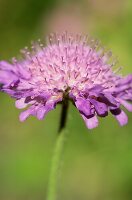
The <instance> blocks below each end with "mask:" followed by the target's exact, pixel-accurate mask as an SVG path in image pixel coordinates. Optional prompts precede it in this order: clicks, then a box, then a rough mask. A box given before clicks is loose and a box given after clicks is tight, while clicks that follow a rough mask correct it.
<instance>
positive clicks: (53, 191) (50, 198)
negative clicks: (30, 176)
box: [47, 131, 66, 200]
mask: <svg viewBox="0 0 132 200" xmlns="http://www.w3.org/2000/svg"><path fill="white" fill-rule="evenodd" d="M65 133H66V132H65V131H62V132H61V133H60V134H59V135H58V138H57V140H56V144H55V149H54V155H53V159H52V163H51V174H50V177H49V187H48V194H47V200H57V189H58V187H57V185H58V179H59V174H60V167H61V160H62V154H63V147H64V141H65Z"/></svg>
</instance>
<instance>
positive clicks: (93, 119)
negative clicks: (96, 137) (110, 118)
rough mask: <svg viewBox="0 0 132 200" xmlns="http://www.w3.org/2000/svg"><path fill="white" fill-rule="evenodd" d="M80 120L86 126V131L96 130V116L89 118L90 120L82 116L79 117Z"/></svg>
mask: <svg viewBox="0 0 132 200" xmlns="http://www.w3.org/2000/svg"><path fill="white" fill-rule="evenodd" d="M81 116H82V118H83V119H84V121H85V124H86V126H87V128H88V129H93V128H96V127H97V126H98V118H97V117H96V116H94V117H91V118H89V119H88V118H86V117H85V116H84V115H81Z"/></svg>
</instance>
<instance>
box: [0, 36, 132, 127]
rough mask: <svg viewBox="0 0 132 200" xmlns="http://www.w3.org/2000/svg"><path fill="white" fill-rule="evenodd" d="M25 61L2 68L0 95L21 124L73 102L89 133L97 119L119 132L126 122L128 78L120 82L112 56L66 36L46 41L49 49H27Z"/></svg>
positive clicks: (130, 95)
mask: <svg viewBox="0 0 132 200" xmlns="http://www.w3.org/2000/svg"><path fill="white" fill-rule="evenodd" d="M23 53H24V59H22V60H20V61H17V60H16V59H13V62H12V63H8V62H6V61H1V62H0V85H1V86H0V90H1V91H3V92H5V93H8V94H9V95H10V96H11V97H13V98H15V99H16V102H15V105H16V107H17V108H19V109H23V108H27V109H25V110H24V111H23V112H22V113H21V114H20V120H21V121H24V120H26V119H27V118H28V117H29V116H30V115H33V116H36V117H37V118H38V119H39V120H42V119H43V118H44V117H45V115H46V114H47V113H48V112H49V111H51V110H53V109H54V108H55V107H56V105H57V104H58V103H61V102H62V103H63V102H64V101H65V99H69V100H71V101H72V103H73V104H74V106H76V108H77V109H78V110H79V112H80V114H81V116H82V118H83V119H84V121H85V123H86V126H87V127H88V128H89V129H92V128H95V127H96V126H98V119H97V116H99V117H106V116H107V115H108V113H109V112H111V113H112V115H113V116H114V117H115V118H116V119H117V120H118V122H119V123H120V125H121V126H123V125H125V124H126V123H127V121H128V118H127V115H126V114H125V112H124V111H123V110H122V108H121V105H123V106H124V107H125V108H126V109H127V110H129V111H132V105H131V104H130V101H131V100H132V75H128V76H126V77H122V76H121V75H117V73H116V71H114V70H113V67H114V65H115V64H114V63H111V62H110V57H111V52H106V51H104V49H103V48H101V47H100V45H98V42H97V41H94V40H90V39H87V38H86V37H82V36H79V35H76V36H75V37H72V36H70V35H68V34H67V33H64V34H62V35H58V34H52V35H50V36H49V44H48V46H47V47H44V46H43V45H42V44H41V43H40V42H38V43H37V44H35V45H34V46H32V52H31V53H30V51H29V50H28V48H25V50H23Z"/></svg>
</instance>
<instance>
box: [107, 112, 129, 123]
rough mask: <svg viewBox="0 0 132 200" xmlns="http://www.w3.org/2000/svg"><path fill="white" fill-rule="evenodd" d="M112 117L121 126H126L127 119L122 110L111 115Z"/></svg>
mask: <svg viewBox="0 0 132 200" xmlns="http://www.w3.org/2000/svg"><path fill="white" fill-rule="evenodd" d="M111 112H112V114H113V111H111ZM113 116H114V117H115V118H116V119H117V120H118V122H119V124H120V125H121V126H124V125H126V124H127V122H128V117H127V115H126V113H125V112H124V111H123V110H120V112H119V113H116V114H113Z"/></svg>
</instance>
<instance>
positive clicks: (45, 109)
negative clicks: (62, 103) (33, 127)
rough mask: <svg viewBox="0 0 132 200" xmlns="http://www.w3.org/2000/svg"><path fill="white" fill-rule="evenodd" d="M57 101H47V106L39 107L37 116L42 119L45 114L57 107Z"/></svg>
mask: <svg viewBox="0 0 132 200" xmlns="http://www.w3.org/2000/svg"><path fill="white" fill-rule="evenodd" d="M55 105H56V102H54V101H52V102H47V103H46V105H45V106H40V107H39V108H38V109H37V112H36V116H37V118H38V119H39V120H42V119H43V118H44V117H45V115H46V114H47V113H48V112H49V111H51V110H53V109H54V108H55Z"/></svg>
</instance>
